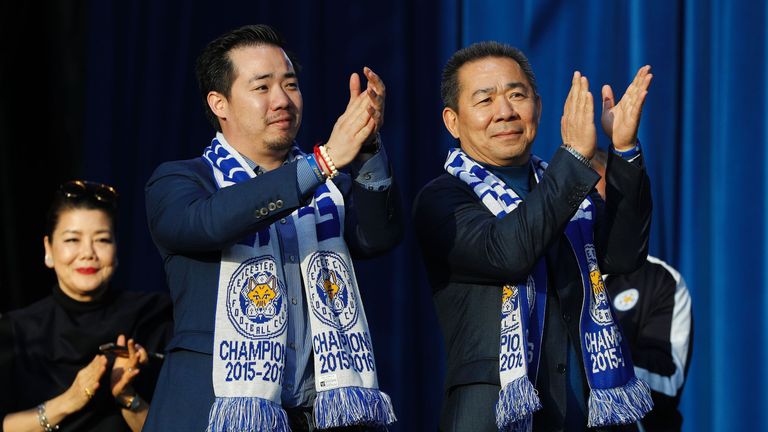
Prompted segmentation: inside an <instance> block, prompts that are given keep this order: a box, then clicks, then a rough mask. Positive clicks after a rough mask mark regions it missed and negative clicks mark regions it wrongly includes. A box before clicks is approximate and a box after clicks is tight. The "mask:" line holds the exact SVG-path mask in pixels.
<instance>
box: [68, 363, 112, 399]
mask: <svg viewBox="0 0 768 432" xmlns="http://www.w3.org/2000/svg"><path fill="white" fill-rule="evenodd" d="M106 370H107V358H106V357H105V356H103V355H97V356H96V357H94V358H93V360H91V362H90V363H88V365H87V366H86V367H84V368H82V369H80V370H79V371H78V372H77V376H75V380H74V381H73V382H72V385H71V386H69V388H68V389H67V391H66V392H64V396H65V401H66V403H67V405H68V406H67V407H66V411H67V412H68V413H74V412H77V411H80V410H81V409H83V407H84V406H86V405H87V404H88V402H89V401H90V400H91V398H92V397H93V395H95V394H96V390H98V388H99V380H101V377H102V375H104V372H105V371H106Z"/></svg>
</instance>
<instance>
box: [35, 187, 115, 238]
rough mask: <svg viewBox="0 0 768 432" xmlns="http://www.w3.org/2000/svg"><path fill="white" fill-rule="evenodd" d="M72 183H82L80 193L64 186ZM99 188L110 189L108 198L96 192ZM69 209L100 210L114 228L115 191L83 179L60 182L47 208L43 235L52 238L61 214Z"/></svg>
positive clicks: (112, 188)
mask: <svg viewBox="0 0 768 432" xmlns="http://www.w3.org/2000/svg"><path fill="white" fill-rule="evenodd" d="M72 183H78V184H80V185H82V188H83V189H82V191H81V193H78V194H76V195H73V194H71V193H69V192H67V189H66V188H65V186H66V185H67V184H72ZM100 188H107V189H110V190H111V194H110V195H109V196H108V197H107V198H108V199H105V198H104V197H103V196H100V194H99V192H98V191H99V189H100ZM107 192H108V191H107ZM70 210H101V211H103V212H104V213H105V214H106V215H107V217H108V218H109V222H110V224H111V225H112V229H113V230H114V229H115V225H116V222H117V191H116V190H115V188H114V187H112V186H109V185H105V184H101V183H95V182H89V181H85V180H72V181H69V182H66V183H64V184H62V185H61V186H60V187H59V188H58V189H57V190H56V192H55V194H54V195H53V200H52V201H51V206H50V207H49V208H48V214H47V215H46V220H45V235H47V236H48V238H49V239H51V240H52V239H53V232H54V231H55V230H56V226H57V225H58V224H59V219H61V215H62V214H64V213H65V212H67V211H70Z"/></svg>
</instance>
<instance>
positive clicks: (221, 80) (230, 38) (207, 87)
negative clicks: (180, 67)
mask: <svg viewBox="0 0 768 432" xmlns="http://www.w3.org/2000/svg"><path fill="white" fill-rule="evenodd" d="M260 45H272V46H276V47H278V48H281V49H283V51H285V52H286V54H287V55H288V59H289V60H290V61H291V63H292V64H293V69H294V71H296V73H299V68H300V66H299V65H298V63H297V62H296V60H295V59H294V57H293V55H292V54H291V53H290V52H288V51H287V50H286V49H285V41H284V40H283V38H282V36H280V34H279V33H278V32H277V31H276V30H275V29H273V28H272V27H270V26H268V25H265V24H254V25H247V26H243V27H240V28H238V29H235V30H232V31H230V32H228V33H225V34H223V35H221V36H219V37H218V38H216V39H214V40H213V41H212V42H210V43H209V44H208V45H206V47H205V48H204V49H203V52H202V53H200V56H199V57H198V58H197V63H196V65H195V72H196V74H197V85H198V88H199V89H200V95H201V96H202V98H203V106H204V107H205V108H204V109H205V115H206V116H207V117H208V121H210V122H211V125H213V127H214V128H215V129H216V130H217V131H219V132H221V125H220V124H219V119H218V117H216V114H214V113H213V111H211V107H209V106H208V93H210V92H212V91H215V92H218V93H221V94H223V95H224V96H225V97H227V98H229V94H230V91H231V90H232V82H233V81H234V80H235V68H234V65H233V64H232V61H231V59H230V58H229V53H230V51H232V50H234V49H236V48H240V47H245V46H260Z"/></svg>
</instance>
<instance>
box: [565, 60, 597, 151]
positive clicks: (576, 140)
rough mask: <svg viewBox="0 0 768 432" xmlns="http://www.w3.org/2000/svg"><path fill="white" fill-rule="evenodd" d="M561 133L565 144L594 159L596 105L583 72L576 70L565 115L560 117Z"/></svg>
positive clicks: (566, 101)
mask: <svg viewBox="0 0 768 432" xmlns="http://www.w3.org/2000/svg"><path fill="white" fill-rule="evenodd" d="M560 134H561V135H562V137H563V144H567V145H569V146H571V147H573V149H574V150H576V151H577V152H579V153H580V154H582V155H583V156H584V157H586V158H587V159H592V156H594V155H595V149H596V148H597V132H596V130H595V107H594V101H593V100H592V93H590V92H589V81H587V77H585V76H581V73H579V72H578V71H577V72H574V73H573V80H572V81H571V90H570V91H569V92H568V97H567V98H566V99H565V107H564V108H563V116H562V117H561V118H560Z"/></svg>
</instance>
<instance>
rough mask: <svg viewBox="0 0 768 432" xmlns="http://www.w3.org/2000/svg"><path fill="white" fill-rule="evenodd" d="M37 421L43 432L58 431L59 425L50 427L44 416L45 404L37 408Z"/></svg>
mask: <svg viewBox="0 0 768 432" xmlns="http://www.w3.org/2000/svg"><path fill="white" fill-rule="evenodd" d="M37 421H38V422H40V426H41V427H42V428H43V430H44V431H45V432H53V431H57V430H59V425H52V424H50V423H49V422H48V417H47V416H46V415H45V402H43V403H41V404H40V405H38V406H37Z"/></svg>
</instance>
